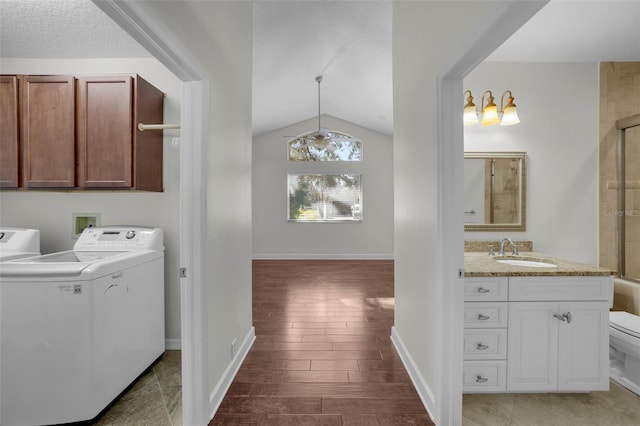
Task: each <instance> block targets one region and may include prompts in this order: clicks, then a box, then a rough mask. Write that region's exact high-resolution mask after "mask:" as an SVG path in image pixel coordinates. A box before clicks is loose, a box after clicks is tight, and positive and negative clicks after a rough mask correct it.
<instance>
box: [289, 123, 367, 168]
mask: <svg viewBox="0 0 640 426" xmlns="http://www.w3.org/2000/svg"><path fill="white" fill-rule="evenodd" d="M288 145H289V161H362V142H361V141H360V140H359V139H357V138H354V137H353V136H351V135H348V134H346V133H342V132H336V131H333V130H328V129H324V128H322V129H320V131H313V132H308V133H304V134H302V135H300V136H296V137H295V138H293V139H290V140H289V142H288Z"/></svg>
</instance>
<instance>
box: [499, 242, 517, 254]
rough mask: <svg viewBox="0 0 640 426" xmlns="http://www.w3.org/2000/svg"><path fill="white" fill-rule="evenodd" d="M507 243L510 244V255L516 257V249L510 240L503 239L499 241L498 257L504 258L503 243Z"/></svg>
mask: <svg viewBox="0 0 640 426" xmlns="http://www.w3.org/2000/svg"><path fill="white" fill-rule="evenodd" d="M507 241H508V242H509V244H511V254H512V255H514V256H517V255H518V247H516V245H515V244H514V243H513V241H512V240H511V238H503V239H502V240H501V241H500V256H504V243H506V242H507Z"/></svg>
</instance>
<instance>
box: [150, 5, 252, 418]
mask: <svg viewBox="0 0 640 426" xmlns="http://www.w3.org/2000/svg"><path fill="white" fill-rule="evenodd" d="M146 5H147V6H148V7H149V8H150V9H151V10H152V11H153V13H154V14H156V15H157V16H158V17H159V18H160V19H161V20H162V22H163V23H164V24H165V25H166V26H167V28H168V29H169V30H170V31H171V32H172V33H173V34H174V35H175V37H176V38H177V39H178V41H179V42H180V43H181V44H182V45H183V46H184V47H185V49H187V50H188V54H189V55H190V56H191V57H193V58H194V59H195V61H197V62H198V63H199V65H200V66H201V67H202V69H203V70H204V72H206V73H207V74H208V83H209V90H210V93H209V97H210V105H209V128H210V133H209V146H208V149H209V155H208V162H209V171H208V176H207V188H208V194H207V196H208V199H207V203H208V204H207V211H206V214H207V238H208V241H209V247H208V256H209V258H208V259H206V261H207V271H208V272H207V277H206V279H207V282H206V283H204V286H205V288H206V290H205V293H206V294H207V308H208V309H207V311H208V314H209V320H208V322H207V324H198V325H197V326H198V327H200V326H203V327H205V328H206V329H207V332H208V348H206V352H207V353H206V354H205V356H206V357H207V358H208V362H207V364H208V368H209V385H210V390H211V396H210V399H211V398H214V396H215V395H214V394H216V392H218V389H219V388H220V386H222V387H224V383H225V381H226V380H228V379H229V374H231V373H232V372H230V371H229V368H230V366H231V365H232V362H231V361H232V354H231V343H232V341H233V340H234V339H237V345H238V346H241V345H242V343H243V339H245V337H246V336H247V335H248V334H249V333H251V331H252V323H251V256H252V250H251V226H252V225H251V144H252V130H251V88H252V86H251V84H252V76H251V61H252V23H253V19H252V10H253V9H252V8H253V6H252V3H251V2H237V1H194V2H183V1H161V2H158V1H147V2H146ZM183 143H186V142H185V141H183ZM195 143H197V141H195ZM222 391H224V389H222ZM216 395H217V394H216ZM209 402H210V403H211V408H212V409H215V403H216V401H214V400H211V401H209ZM218 403H219V401H218Z"/></svg>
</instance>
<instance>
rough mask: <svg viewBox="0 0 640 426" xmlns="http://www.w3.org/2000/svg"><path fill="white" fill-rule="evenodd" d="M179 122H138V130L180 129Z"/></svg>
mask: <svg viewBox="0 0 640 426" xmlns="http://www.w3.org/2000/svg"><path fill="white" fill-rule="evenodd" d="M179 128H180V125H179V124H143V123H138V130H140V131H141V132H144V131H145V130H167V129H179Z"/></svg>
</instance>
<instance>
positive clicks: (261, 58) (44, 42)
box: [0, 0, 640, 134]
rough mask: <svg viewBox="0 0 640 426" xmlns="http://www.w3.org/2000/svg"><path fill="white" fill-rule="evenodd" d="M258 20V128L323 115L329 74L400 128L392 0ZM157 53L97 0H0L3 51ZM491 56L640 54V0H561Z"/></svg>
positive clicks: (264, 5) (346, 101) (383, 127)
mask: <svg viewBox="0 0 640 426" xmlns="http://www.w3.org/2000/svg"><path fill="white" fill-rule="evenodd" d="M182 1H185V0H182ZM422 1H429V0H422ZM253 19H254V33H253V38H254V50H253V123H254V134H262V133H265V132H269V131H272V130H275V129H278V128H281V127H284V126H287V125H289V124H292V123H296V122H299V121H303V120H306V119H309V118H314V117H316V116H317V108H318V104H317V83H316V82H315V80H314V79H315V77H316V76H317V75H319V74H322V75H323V76H324V80H323V82H322V85H321V92H322V102H321V105H322V113H323V114H328V115H332V116H335V117H338V118H341V119H343V120H347V121H350V122H353V123H355V124H358V125H361V126H364V127H368V128H370V129H373V130H377V131H379V132H381V133H385V134H392V129H393V117H392V111H393V99H392V74H391V2H390V1H389V0H383V1H314V0H287V1H275V0H260V1H255V2H254V16H253ZM148 56H149V54H148V53H147V52H146V50H144V49H143V48H142V47H141V46H140V45H138V44H137V43H136V42H135V41H134V40H133V39H132V38H130V37H129V36H128V35H127V34H125V33H124V31H122V30H121V29H120V28H119V27H118V26H117V25H116V24H115V23H113V22H112V21H111V20H110V19H109V18H108V17H107V16H106V15H104V13H103V12H102V11H101V10H99V9H98V8H97V7H96V6H95V5H94V4H93V3H92V2H91V1H89V0H0V57H5V58H10V57H11V58H110V57H148ZM488 60H492V61H540V62H600V61H640V0H623V1H618V0H600V1H590V0H583V1H576V0H552V2H551V3H549V4H548V5H547V6H545V7H544V8H543V9H542V10H541V11H540V12H539V13H538V14H537V15H536V16H534V17H533V18H532V19H531V20H530V21H529V22H528V23H527V24H525V26H524V27H523V28H521V29H520V30H519V31H518V32H517V33H516V34H514V36H513V37H511V38H510V39H509V40H507V41H506V42H505V43H504V45H503V46H501V47H500V48H499V49H498V50H496V52H494V53H493V54H492V55H491V56H490V57H489V58H488ZM461 102H462V101H461ZM310 130H313V129H310Z"/></svg>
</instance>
